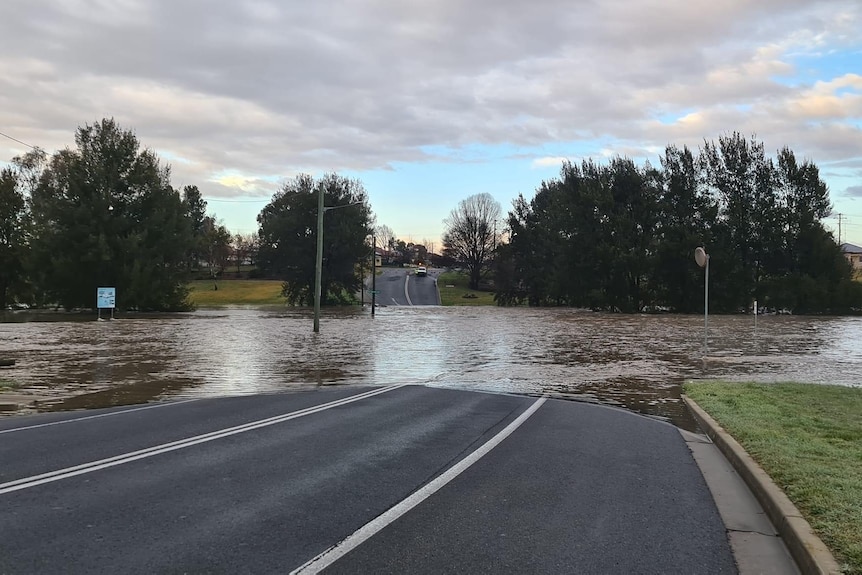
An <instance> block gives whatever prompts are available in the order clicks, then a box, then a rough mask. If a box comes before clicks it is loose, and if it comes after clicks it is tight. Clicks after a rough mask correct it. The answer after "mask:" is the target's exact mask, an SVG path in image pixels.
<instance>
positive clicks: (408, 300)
mask: <svg viewBox="0 0 862 575" xmlns="http://www.w3.org/2000/svg"><path fill="white" fill-rule="evenodd" d="M408 283H410V272H409V271H408V272H407V273H406V274H404V297H406V298H407V305H413V302H412V301H410V294H409V293H407V284H408Z"/></svg>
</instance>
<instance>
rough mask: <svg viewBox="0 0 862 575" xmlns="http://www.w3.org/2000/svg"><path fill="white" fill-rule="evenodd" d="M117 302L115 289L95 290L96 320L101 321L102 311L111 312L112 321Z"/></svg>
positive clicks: (103, 288)
mask: <svg viewBox="0 0 862 575" xmlns="http://www.w3.org/2000/svg"><path fill="white" fill-rule="evenodd" d="M116 301H117V288H113V287H100V288H96V308H97V309H98V312H97V313H98V318H97V319H98V320H99V321H102V310H103V309H110V310H111V319H114V307H116Z"/></svg>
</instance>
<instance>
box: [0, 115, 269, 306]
mask: <svg viewBox="0 0 862 575" xmlns="http://www.w3.org/2000/svg"><path fill="white" fill-rule="evenodd" d="M75 144H76V147H75V148H74V149H64V150H61V151H58V152H56V153H55V154H53V155H51V156H50V157H49V156H48V155H47V154H45V152H43V151H42V150H40V149H38V148H34V149H33V150H31V151H30V152H28V153H26V154H24V155H22V156H19V157H16V158H13V160H12V162H11V165H10V166H9V167H6V168H3V169H2V170H0V216H2V224H0V309H5V308H6V307H7V305H8V304H10V303H13V302H15V303H19V302H20V303H26V304H29V305H32V306H37V307H43V306H58V307H63V308H66V309H73V308H84V309H92V308H95V305H96V301H95V299H96V296H95V294H96V288H97V287H115V288H117V291H116V295H117V301H116V305H117V307H118V308H120V309H136V310H161V311H168V310H171V311H178V310H187V309H190V307H191V306H190V304H189V300H188V289H189V288H188V279H189V277H190V274H191V272H192V270H194V269H196V268H198V267H200V266H201V265H202V264H203V263H208V264H209V268H210V269H215V268H216V267H217V266H221V267H223V266H224V265H226V259H227V255H228V253H230V252H231V251H232V246H234V247H235V246H246V253H247V251H248V250H249V249H251V248H250V247H249V244H250V243H251V241H252V240H251V239H249V238H247V237H244V236H236V237H232V236H231V235H230V233H229V232H228V230H227V229H226V228H225V227H224V226H223V225H221V224H219V223H218V222H217V220H216V219H215V217H214V216H211V215H208V214H207V213H206V201H204V200H203V197H202V195H201V192H200V190H199V189H198V188H197V186H185V187H184V188H183V189H182V190H181V191H180V190H177V189H174V188H173V187H172V186H171V183H170V168H169V166H167V165H165V164H163V163H162V162H161V161H160V160H159V158H158V157H157V156H156V154H155V153H153V152H152V151H151V150H149V149H146V148H142V147H141V145H140V143H139V142H138V139H137V138H136V136H135V135H134V133H133V132H131V131H129V130H124V129H122V128H121V127H120V126H119V125H118V124H117V123H116V122H115V121H114V120H113V119H105V120H102V121H100V122H97V123H95V124H93V125H85V126H83V127H80V128H79V129H78V130H77V132H76V134H75Z"/></svg>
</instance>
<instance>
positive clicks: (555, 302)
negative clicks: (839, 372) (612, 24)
mask: <svg viewBox="0 0 862 575" xmlns="http://www.w3.org/2000/svg"><path fill="white" fill-rule="evenodd" d="M513 204H514V205H513V209H512V211H511V212H509V214H508V227H509V232H510V237H509V242H508V243H506V244H504V245H502V246H500V247H499V249H498V253H497V257H496V260H495V266H494V276H495V292H496V293H495V298H496V300H497V303H498V304H499V305H520V304H527V305H530V306H573V307H584V308H591V309H594V310H605V311H619V312H641V311H657V310H666V311H675V312H683V313H688V312H698V311H700V312H702V311H703V306H704V281H705V274H704V270H703V269H702V268H700V267H698V265H697V264H696V263H695V260H694V251H695V249H696V248H697V247H703V248H704V250H705V251H706V252H707V254H709V256H710V259H709V306H710V311H715V312H724V313H737V312H743V311H746V310H750V309H751V307H752V305H753V302H754V301H755V300H756V301H757V302H758V306H759V307H767V308H770V309H774V310H789V311H792V312H794V313H850V312H854V311H858V310H859V309H860V308H862V284H860V283H859V282H855V281H853V272H852V268H851V266H850V264H849V262H847V260H846V259H845V258H844V256H843V254H842V253H841V249H840V247H839V246H838V244H837V243H836V242H835V240H834V238H833V237H832V234H831V233H830V232H829V231H828V230H826V228H825V227H824V225H823V223H822V220H823V218H825V217H827V216H828V215H829V214H830V212H831V204H830V201H829V192H828V188H827V186H826V184H825V183H824V182H823V181H822V180H821V178H820V174H819V170H818V168H817V166H816V165H815V164H814V163H813V162H812V161H810V160H804V161H802V162H800V161H798V160H797V158H796V156H795V155H794V153H793V152H792V151H791V150H790V149H789V148H786V147H785V148H782V149H781V150H779V151H778V153H777V155H776V157H775V158H771V157H768V156H767V155H766V153H765V151H764V146H763V144H762V143H761V142H759V141H757V140H756V139H755V138H754V137H751V138H749V139H747V138H745V137H743V136H742V135H740V134H739V133H737V132H734V133H733V134H730V135H727V136H723V137H721V138H719V140H718V142H717V143H716V142H705V143H704V145H703V147H702V148H700V149H699V150H698V152H697V153H694V152H692V151H691V150H690V149H689V148H687V147H683V148H679V147H676V146H673V145H671V146H668V147H667V148H666V149H665V153H664V155H663V156H662V158H661V166H660V167H657V166H653V165H651V164H650V163H649V162H647V163H645V164H644V165H642V166H638V165H636V164H635V163H634V162H633V161H632V160H630V159H627V158H622V157H617V158H614V159H612V160H611V161H610V162H609V163H608V164H607V165H600V164H597V163H595V162H594V161H592V160H584V161H583V162H581V163H580V164H579V165H578V164H573V163H570V162H566V163H564V164H563V166H562V168H561V170H560V175H559V177H558V178H555V179H552V180H550V181H545V182H542V184H541V185H540V187H539V188H538V189H537V190H536V193H535V196H534V197H533V199H532V200H529V201H528V200H526V199H525V198H524V196H523V195H520V196H519V197H518V198H517V199H516V200H515V201H514V202H513Z"/></svg>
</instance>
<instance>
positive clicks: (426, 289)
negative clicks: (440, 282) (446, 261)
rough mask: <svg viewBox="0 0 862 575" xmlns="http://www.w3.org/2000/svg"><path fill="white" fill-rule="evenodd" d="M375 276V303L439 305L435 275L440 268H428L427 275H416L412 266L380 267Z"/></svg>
mask: <svg viewBox="0 0 862 575" xmlns="http://www.w3.org/2000/svg"><path fill="white" fill-rule="evenodd" d="M381 270H382V272H383V273H382V274H380V275H379V276H377V291H378V292H379V293H378V294H377V305H381V306H389V305H400V306H414V305H416V306H418V305H440V294H439V292H438V290H437V276H438V275H439V274H440V270H438V269H433V268H429V269H428V275H427V276H424V277H422V276H417V275H416V270H415V269H414V268H381Z"/></svg>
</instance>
